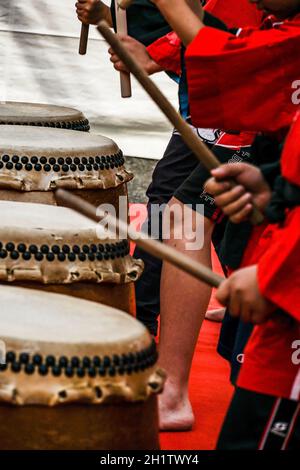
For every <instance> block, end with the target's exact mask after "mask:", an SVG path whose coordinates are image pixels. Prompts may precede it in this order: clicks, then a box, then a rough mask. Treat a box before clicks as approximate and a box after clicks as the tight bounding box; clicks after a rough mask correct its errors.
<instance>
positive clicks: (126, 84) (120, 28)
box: [115, 0, 132, 98]
mask: <svg viewBox="0 0 300 470" xmlns="http://www.w3.org/2000/svg"><path fill="white" fill-rule="evenodd" d="M115 11H116V23H117V32H118V33H121V34H127V33H128V28H127V14H126V11H124V10H122V9H121V8H120V7H119V6H118V4H117V1H116V0H115ZM120 83H121V96H122V98H130V97H131V96H132V90H131V79H130V74H129V73H127V72H120Z"/></svg>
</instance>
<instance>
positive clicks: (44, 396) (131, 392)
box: [0, 286, 164, 407]
mask: <svg viewBox="0 0 300 470" xmlns="http://www.w3.org/2000/svg"><path fill="white" fill-rule="evenodd" d="M0 296H1V310H0V324H1V339H2V341H4V343H5V345H6V351H7V352H6V364H5V365H2V366H0V402H2V403H3V402H5V403H10V404H12V405H16V406H26V405H43V406H51V407H52V406H60V405H65V404H69V403H86V404H91V405H100V404H105V403H109V402H111V401H112V400H113V401H114V403H117V402H137V401H143V400H147V399H148V398H149V397H150V396H151V395H153V394H156V393H158V392H159V391H161V390H162V386H163V382H164V373H162V371H160V370H159V369H157V366H156V362H157V351H156V345H155V342H154V340H153V339H152V338H151V336H150V334H149V333H148V331H147V330H146V328H145V327H144V326H143V325H142V324H141V323H139V322H138V321H137V320H135V319H134V318H133V317H130V316H129V315H127V314H125V313H123V312H121V311H119V310H116V309H112V308H111V307H106V306H103V305H100V304H96V303H93V302H89V301H86V300H78V299H77V300H74V299H73V298H71V297H68V296H64V295H59V294H48V293H43V292H39V291H34V290H27V289H22V288H17V287H7V286H0Z"/></svg>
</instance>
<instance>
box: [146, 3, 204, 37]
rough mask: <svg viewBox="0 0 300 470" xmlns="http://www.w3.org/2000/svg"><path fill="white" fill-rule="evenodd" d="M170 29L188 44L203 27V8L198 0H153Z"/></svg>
mask: <svg viewBox="0 0 300 470" xmlns="http://www.w3.org/2000/svg"><path fill="white" fill-rule="evenodd" d="M153 3H155V5H156V6H157V8H158V9H159V10H160V12H161V13H162V15H163V16H164V17H165V19H166V20H167V22H168V23H169V24H170V26H171V27H172V29H173V30H174V31H175V32H176V33H177V34H178V36H179V37H180V39H181V40H182V42H183V44H184V45H185V46H188V45H189V44H190V43H191V42H192V41H193V40H194V38H195V37H196V36H197V34H198V32H199V31H200V29H202V28H203V27H204V24H203V22H202V18H203V10H202V7H201V5H200V2H199V1H198V0H187V1H183V0H154V1H153Z"/></svg>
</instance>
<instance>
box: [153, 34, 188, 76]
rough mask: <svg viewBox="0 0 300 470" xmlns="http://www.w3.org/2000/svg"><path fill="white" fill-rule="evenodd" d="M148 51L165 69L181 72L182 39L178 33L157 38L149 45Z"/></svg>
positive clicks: (178, 73) (177, 73)
mask: <svg viewBox="0 0 300 470" xmlns="http://www.w3.org/2000/svg"><path fill="white" fill-rule="evenodd" d="M147 51H148V53H149V55H150V56H151V57H152V59H153V60H154V61H155V62H156V63H157V64H159V65H160V66H161V67H162V68H163V69H164V70H165V71H168V72H174V73H176V75H180V74H181V41H180V39H179V37H178V36H177V34H176V33H174V32H171V33H169V34H167V35H166V36H163V37H161V38H159V39H157V41H155V42H153V43H152V44H150V46H148V47H147Z"/></svg>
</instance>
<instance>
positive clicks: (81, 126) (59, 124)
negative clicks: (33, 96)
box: [0, 101, 90, 132]
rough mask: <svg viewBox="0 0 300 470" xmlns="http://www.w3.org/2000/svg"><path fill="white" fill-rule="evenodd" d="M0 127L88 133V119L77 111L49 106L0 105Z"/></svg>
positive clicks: (8, 102) (13, 103)
mask: <svg viewBox="0 0 300 470" xmlns="http://www.w3.org/2000/svg"><path fill="white" fill-rule="evenodd" d="M0 125H15V126H39V127H56V128H58V129H71V130H74V131H82V132H88V131H89V130H90V125H89V121H88V119H87V118H86V117H85V116H84V115H83V114H82V113H81V112H80V111H78V110H77V109H73V108H66V107H63V106H53V105H49V104H37V103H20V102H16V101H7V102H4V103H0Z"/></svg>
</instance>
